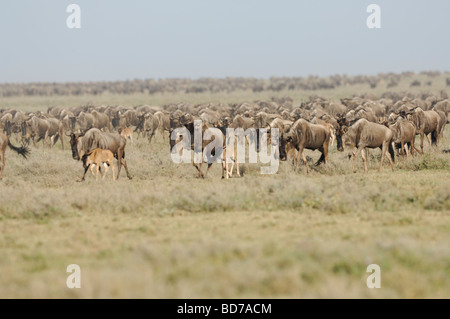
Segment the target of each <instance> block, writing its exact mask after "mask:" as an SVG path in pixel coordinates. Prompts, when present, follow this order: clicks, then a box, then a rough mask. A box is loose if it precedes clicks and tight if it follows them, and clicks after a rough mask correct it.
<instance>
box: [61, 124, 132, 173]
mask: <svg viewBox="0 0 450 319" xmlns="http://www.w3.org/2000/svg"><path fill="white" fill-rule="evenodd" d="M126 144H127V141H126V139H125V138H123V137H122V136H120V135H119V134H117V133H105V132H102V131H100V130H99V129H96V128H92V129H90V130H88V131H87V132H85V133H84V132H82V133H78V134H75V133H72V134H71V135H70V145H71V147H72V157H73V159H75V160H77V161H79V160H80V159H82V158H83V156H84V155H85V154H87V153H88V152H90V151H93V150H95V149H96V148H100V149H104V150H110V151H111V152H112V153H113V154H114V157H115V158H116V159H117V163H118V172H117V178H119V177H120V169H121V168H122V165H123V166H124V167H125V170H126V172H127V177H128V178H129V179H131V176H130V174H129V172H128V166H127V162H126V160H125V146H126ZM81 180H84V179H81Z"/></svg>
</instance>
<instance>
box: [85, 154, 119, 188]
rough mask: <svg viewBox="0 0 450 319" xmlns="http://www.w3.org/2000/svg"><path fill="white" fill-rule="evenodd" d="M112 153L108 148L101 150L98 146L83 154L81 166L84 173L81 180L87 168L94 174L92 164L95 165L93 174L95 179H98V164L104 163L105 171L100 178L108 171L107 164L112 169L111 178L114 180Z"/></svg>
mask: <svg viewBox="0 0 450 319" xmlns="http://www.w3.org/2000/svg"><path fill="white" fill-rule="evenodd" d="M113 160H114V154H113V153H112V152H111V151H110V150H102V149H99V148H96V149H95V150H93V151H90V152H89V153H86V154H84V156H83V158H82V161H83V167H84V175H83V177H82V178H81V180H82V181H84V177H85V176H86V172H87V170H88V168H90V169H91V173H92V175H94V171H93V166H94V165H95V166H96V174H95V180H98V172H99V169H100V165H101V164H104V165H105V173H104V174H103V177H102V179H105V176H106V173H107V172H108V169H109V166H111V169H112V178H113V180H116V177H115V175H114V165H113V164H114V163H113Z"/></svg>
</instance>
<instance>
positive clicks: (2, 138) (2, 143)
mask: <svg viewBox="0 0 450 319" xmlns="http://www.w3.org/2000/svg"><path fill="white" fill-rule="evenodd" d="M7 146H9V148H10V149H12V150H13V151H15V152H16V153H17V154H20V155H22V156H23V157H24V158H27V156H28V154H29V153H30V150H29V149H28V148H27V147H25V146H22V147H16V146H14V145H12V144H11V142H10V141H9V138H8V136H6V135H5V134H3V133H0V180H2V178H3V170H4V169H5V162H6V160H5V151H6V147H7Z"/></svg>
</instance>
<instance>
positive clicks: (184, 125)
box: [169, 117, 224, 178]
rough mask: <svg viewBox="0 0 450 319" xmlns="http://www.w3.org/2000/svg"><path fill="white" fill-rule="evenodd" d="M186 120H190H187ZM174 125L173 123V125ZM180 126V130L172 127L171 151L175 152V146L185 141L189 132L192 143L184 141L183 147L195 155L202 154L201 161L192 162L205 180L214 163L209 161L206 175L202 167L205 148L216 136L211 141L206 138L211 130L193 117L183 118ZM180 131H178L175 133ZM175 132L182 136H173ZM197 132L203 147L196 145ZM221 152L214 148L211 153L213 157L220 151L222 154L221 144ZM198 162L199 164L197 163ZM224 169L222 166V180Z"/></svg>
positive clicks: (200, 176)
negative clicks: (206, 133)
mask: <svg viewBox="0 0 450 319" xmlns="http://www.w3.org/2000/svg"><path fill="white" fill-rule="evenodd" d="M186 118H189V120H186ZM200 123H201V124H200ZM172 124H173V123H172ZM180 125H181V126H179V127H178V128H173V127H171V129H170V139H169V144H170V151H171V152H173V151H174V150H175V146H176V145H178V144H179V143H180V142H181V141H182V140H184V135H187V132H189V134H190V137H191V140H190V141H184V143H183V145H184V146H183V147H185V148H186V149H187V148H190V149H191V150H193V151H194V153H196V154H201V158H200V160H197V161H196V160H195V159H194V161H193V162H192V164H193V165H194V167H195V168H196V169H197V171H198V178H205V177H206V176H207V175H208V172H209V169H210V168H211V166H212V164H213V163H214V161H210V160H209V159H208V168H207V169H206V173H205V174H203V172H202V170H201V167H202V162H203V158H204V156H203V155H204V154H203V153H204V151H205V148H206V147H207V145H208V144H209V143H211V142H213V141H214V140H215V136H214V135H213V136H212V137H211V138H210V139H208V138H204V136H205V132H206V131H207V130H208V129H210V128H209V127H208V126H207V125H206V124H205V123H203V122H197V121H194V120H193V118H191V117H185V118H183V120H181V121H180ZM175 130H178V131H175ZM183 130H186V131H185V132H183ZM175 132H177V133H178V134H179V135H180V136H173V135H174V134H175ZM195 132H196V133H197V134H200V135H201V143H198V144H201V145H197V143H195ZM189 143H190V145H189ZM219 147H220V150H219V149H218V150H216V147H213V148H212V149H211V150H210V151H211V155H212V156H213V157H216V153H217V152H218V151H220V152H222V151H223V145H222V144H220V146H219ZM221 155H222V153H220V154H219V153H217V156H221ZM197 162H198V163H197ZM223 171H224V167H223V166H222V178H224V173H223Z"/></svg>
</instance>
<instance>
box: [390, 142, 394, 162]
mask: <svg viewBox="0 0 450 319" xmlns="http://www.w3.org/2000/svg"><path fill="white" fill-rule="evenodd" d="M389 154H390V155H391V158H392V162H394V163H395V153H394V147H393V146H392V143H389Z"/></svg>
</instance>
